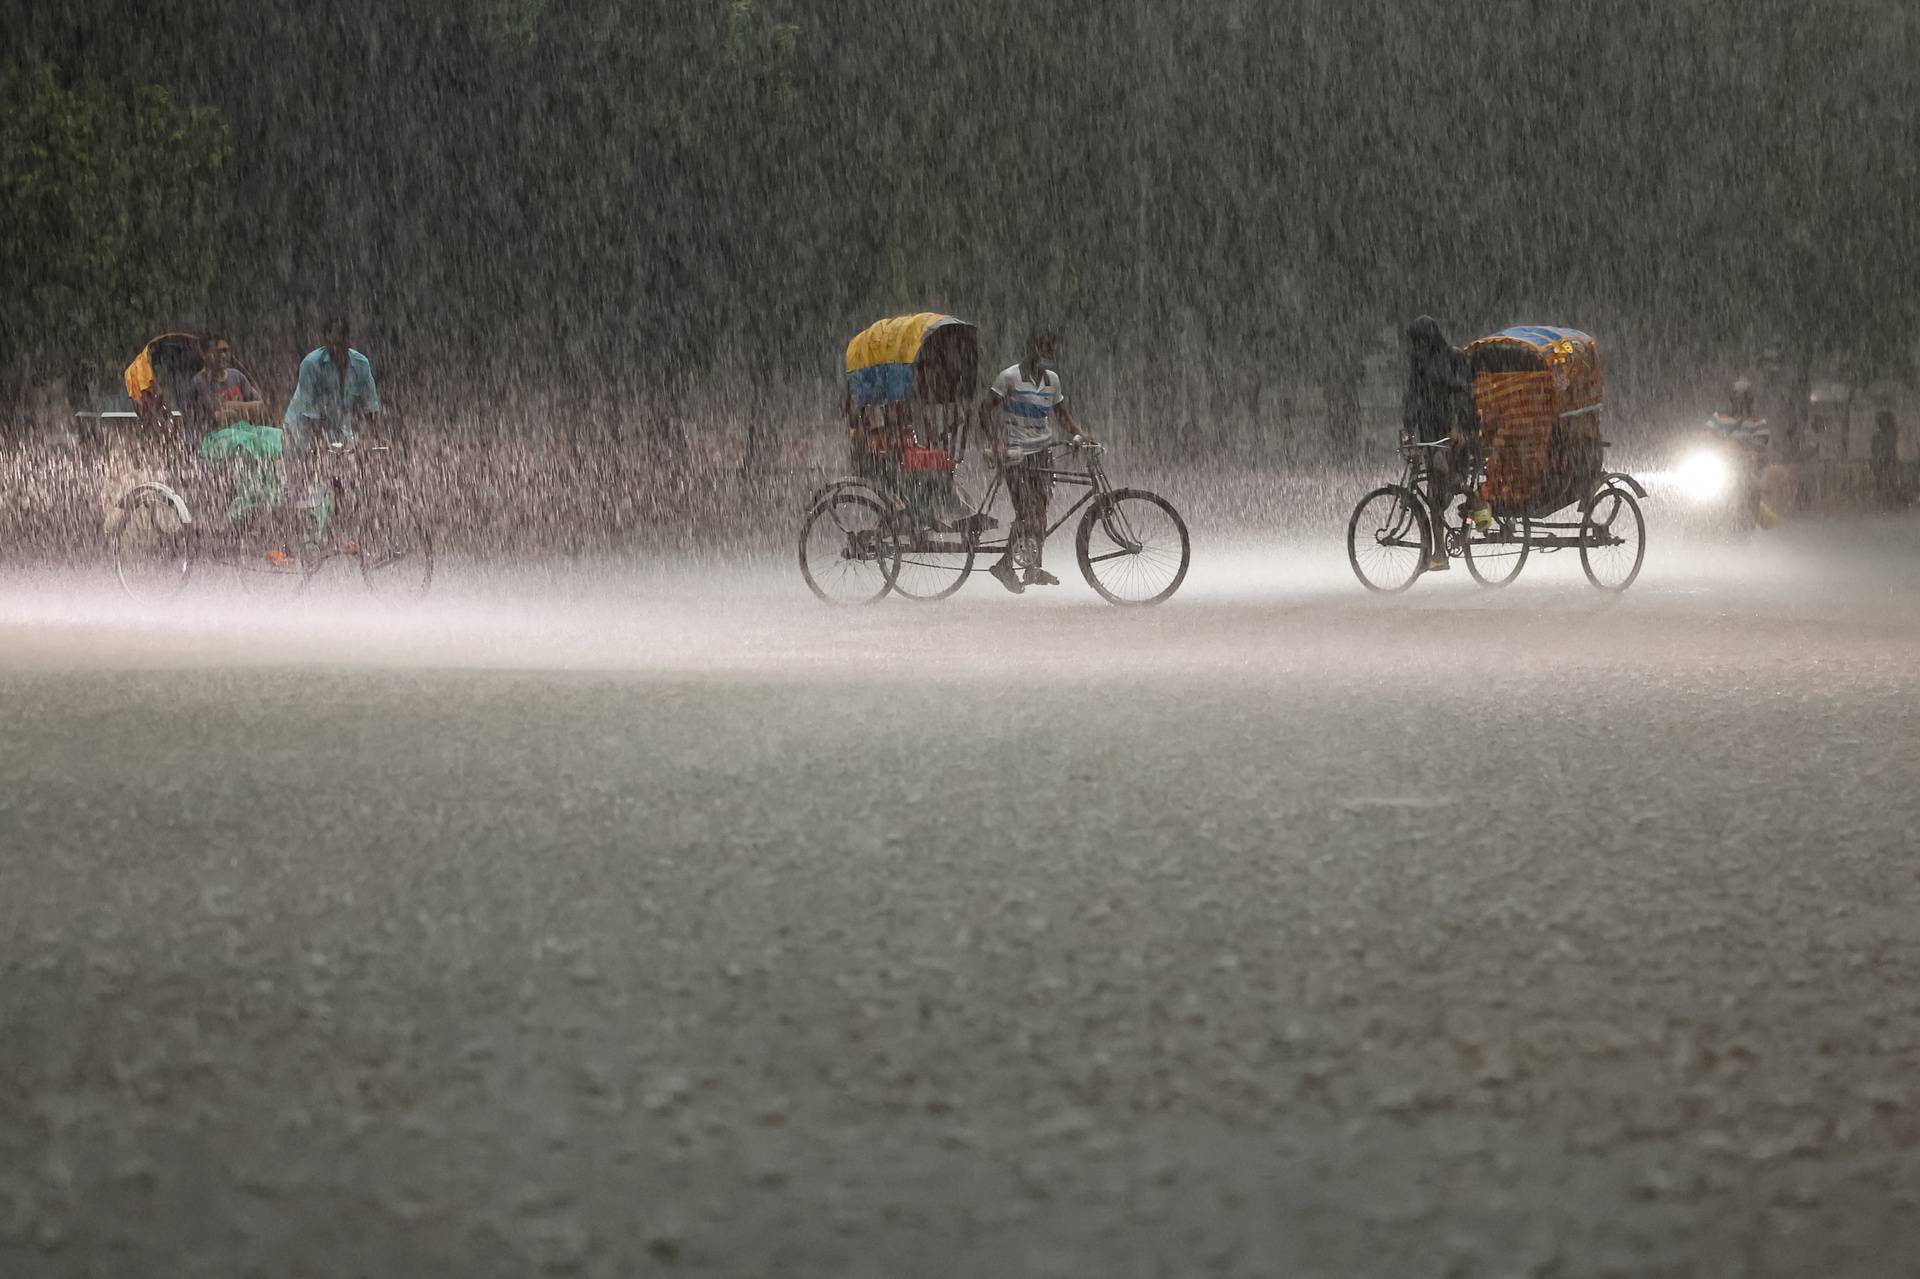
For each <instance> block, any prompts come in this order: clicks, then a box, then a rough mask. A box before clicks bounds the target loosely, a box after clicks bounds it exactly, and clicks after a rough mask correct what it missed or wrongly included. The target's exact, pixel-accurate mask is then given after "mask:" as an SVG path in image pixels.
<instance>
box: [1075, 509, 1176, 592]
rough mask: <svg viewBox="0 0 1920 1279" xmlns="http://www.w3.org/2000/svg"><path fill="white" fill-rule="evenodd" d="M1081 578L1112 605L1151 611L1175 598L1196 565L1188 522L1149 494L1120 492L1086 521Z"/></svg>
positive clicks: (1079, 540)
mask: <svg viewBox="0 0 1920 1279" xmlns="http://www.w3.org/2000/svg"><path fill="white" fill-rule="evenodd" d="M1073 549H1074V554H1075V555H1076V556H1077V557H1078V558H1079V560H1080V575H1081V576H1082V577H1084V578H1086V579H1087V585H1088V586H1091V587H1092V588H1093V589H1094V590H1095V591H1096V592H1097V593H1098V594H1099V596H1100V598H1101V599H1103V600H1105V601H1106V602H1107V603H1109V604H1120V605H1125V606H1128V607H1138V608H1146V607H1150V606H1152V605H1154V604H1162V603H1165V602H1166V601H1167V600H1169V599H1171V598H1172V597H1173V593H1174V592H1175V591H1177V590H1179V589H1180V583H1181V582H1183V581H1185V580H1186V577H1187V565H1188V564H1189V562H1190V561H1191V559H1192V549H1193V548H1192V545H1191V543H1190V542H1189V541H1188V538H1187V525H1186V521H1184V520H1182V519H1181V518H1180V512H1178V511H1176V510H1174V509H1173V503H1171V502H1169V501H1167V499H1166V498H1164V497H1161V496H1160V495H1158V494H1157V493H1149V492H1147V491H1145V490H1144V489H1115V490H1114V491H1113V492H1111V493H1109V494H1107V495H1106V496H1105V497H1103V498H1099V499H1097V500H1096V501H1095V502H1094V504H1093V505H1092V506H1090V507H1088V508H1087V513H1086V514H1085V515H1082V516H1081V517H1080V529H1079V532H1078V533H1076V534H1075V535H1074V539H1073Z"/></svg>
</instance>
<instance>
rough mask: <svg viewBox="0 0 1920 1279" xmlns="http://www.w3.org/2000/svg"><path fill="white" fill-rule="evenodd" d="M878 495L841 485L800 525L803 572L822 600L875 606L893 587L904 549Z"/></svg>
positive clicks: (809, 584)
mask: <svg viewBox="0 0 1920 1279" xmlns="http://www.w3.org/2000/svg"><path fill="white" fill-rule="evenodd" d="M892 529H893V521H892V519H891V518H890V517H889V516H888V514H887V511H886V509H885V508H884V507H882V506H881V505H880V503H879V502H878V501H876V500H875V499H874V498H871V497H868V496H867V495H866V494H864V493H856V492H852V491H849V490H847V489H841V490H839V491H837V492H835V493H832V494H829V495H828V496H827V497H825V498H823V499H821V501H820V502H819V503H818V504H817V505H815V506H814V508H813V509H812V510H810V511H808V512H807V517H806V519H805V520H803V521H802V522H801V525H800V575H801V576H802V577H804V578H806V579H807V589H808V590H810V591H812V592H813V593H814V595H815V597H817V598H818V599H819V600H820V601H821V603H823V604H873V603H877V602H878V601H879V600H880V599H881V598H882V597H883V596H885V595H886V593H887V592H888V591H890V590H892V589H893V583H894V579H895V578H896V577H898V576H899V574H900V547H899V543H898V542H897V541H896V540H895V538H894V537H893V533H892Z"/></svg>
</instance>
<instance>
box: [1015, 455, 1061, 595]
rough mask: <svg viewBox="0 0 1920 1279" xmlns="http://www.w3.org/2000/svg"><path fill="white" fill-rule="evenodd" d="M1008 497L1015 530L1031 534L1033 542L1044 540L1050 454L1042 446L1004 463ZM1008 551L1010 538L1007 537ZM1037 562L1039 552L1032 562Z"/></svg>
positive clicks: (1050, 480) (1050, 491)
mask: <svg viewBox="0 0 1920 1279" xmlns="http://www.w3.org/2000/svg"><path fill="white" fill-rule="evenodd" d="M1007 496H1008V497H1009V498H1010V499H1012V501H1013V521H1014V529H1015V533H1016V534H1018V533H1020V532H1026V533H1030V534H1032V536H1033V538H1034V540H1035V542H1036V543H1040V544H1044V543H1045V542H1046V540H1047V503H1048V502H1049V501H1051V500H1052V498H1053V457H1052V455H1051V454H1050V453H1049V452H1048V451H1047V450H1046V449H1041V450H1039V451H1038V452H1035V453H1029V454H1027V455H1026V456H1025V457H1022V458H1018V459H1016V460H1014V461H1011V462H1008V463H1007ZM1007 549H1008V552H1009V554H1011V552H1012V549H1013V539H1012V537H1011V536H1010V537H1009V538H1008V540H1007ZM1039 563H1040V560H1039V557H1038V553H1037V551H1036V555H1035V558H1034V565H1035V567H1038V566H1039Z"/></svg>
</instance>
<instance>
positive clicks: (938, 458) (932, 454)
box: [900, 444, 953, 475]
mask: <svg viewBox="0 0 1920 1279" xmlns="http://www.w3.org/2000/svg"><path fill="white" fill-rule="evenodd" d="M952 469H953V459H952V458H951V457H949V456H947V452H946V450H945V449H923V448H921V447H920V446H919V445H917V444H909V445H908V446H907V447H906V448H904V449H902V450H901V451H900V471H901V473H902V474H903V475H926V474H929V473H936V472H945V471H951V470H952Z"/></svg>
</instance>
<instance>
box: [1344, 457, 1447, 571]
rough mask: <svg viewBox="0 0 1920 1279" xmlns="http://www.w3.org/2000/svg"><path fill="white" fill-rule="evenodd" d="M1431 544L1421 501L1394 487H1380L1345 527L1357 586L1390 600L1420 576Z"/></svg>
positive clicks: (1364, 501) (1354, 510) (1408, 490)
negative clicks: (1357, 580)
mask: <svg viewBox="0 0 1920 1279" xmlns="http://www.w3.org/2000/svg"><path fill="white" fill-rule="evenodd" d="M1430 540H1431V534H1430V529H1429V525H1428V521H1427V512H1426V509H1425V505H1424V504H1423V503H1422V502H1421V500H1420V495H1419V494H1417V493H1415V492H1414V491H1413V490H1412V489H1407V488H1402V487H1400V486H1399V485H1398V484H1387V485H1383V486H1382V487H1380V488H1377V489H1375V490H1373V492H1371V493H1369V494H1367V495H1366V496H1365V497H1363V498H1361V499H1360V504H1359V505H1358V506H1356V507H1354V508H1353V517H1352V518H1351V519H1349V520H1348V521H1347V563H1349V564H1351V565H1353V575H1354V576H1355V577H1357V578H1359V579H1360V585H1362V586H1364V587H1366V588H1367V589H1368V590H1370V591H1378V592H1380V593H1381V594H1383V595H1393V594H1396V593H1398V592H1400V591H1404V590H1406V589H1407V588H1408V587H1409V586H1412V585H1413V582H1414V579H1415V578H1417V577H1419V576H1420V574H1421V573H1422V572H1423V571H1425V569H1426V567H1427V546H1428V544H1429V542H1430Z"/></svg>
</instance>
